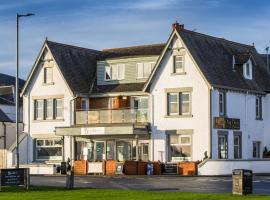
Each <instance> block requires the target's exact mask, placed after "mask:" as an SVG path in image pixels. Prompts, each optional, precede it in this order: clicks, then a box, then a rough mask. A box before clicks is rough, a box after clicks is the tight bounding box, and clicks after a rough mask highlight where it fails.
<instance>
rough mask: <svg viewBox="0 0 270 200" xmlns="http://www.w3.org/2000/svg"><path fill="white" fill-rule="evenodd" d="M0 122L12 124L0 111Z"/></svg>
mask: <svg viewBox="0 0 270 200" xmlns="http://www.w3.org/2000/svg"><path fill="white" fill-rule="evenodd" d="M0 122H12V120H11V119H10V118H9V117H8V116H7V115H6V114H5V113H4V112H3V111H2V110H1V109H0Z"/></svg>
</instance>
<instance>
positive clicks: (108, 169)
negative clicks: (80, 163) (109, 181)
mask: <svg viewBox="0 0 270 200" xmlns="http://www.w3.org/2000/svg"><path fill="white" fill-rule="evenodd" d="M104 162H105V167H104V168H105V172H104V174H105V175H107V176H114V175H115V172H116V163H117V161H116V160H107V161H104Z"/></svg>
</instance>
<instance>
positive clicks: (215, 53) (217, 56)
mask: <svg viewBox="0 0 270 200" xmlns="http://www.w3.org/2000/svg"><path fill="white" fill-rule="evenodd" d="M175 34H176V35H178V36H180V39H181V40H182V41H183V43H184V45H185V46H186V47H187V49H188V51H189V52H190V54H191V56H192V57H193V59H194V60H195V62H196V63H197V65H198V67H199V69H200V71H201V72H202V74H203V76H204V77H205V79H206V80H207V82H208V83H209V84H210V85H212V86H215V87H217V86H219V87H226V88H232V89H239V90H250V91H257V92H265V91H270V81H269V80H270V75H269V73H268V70H267V69H266V66H265V63H264V62H263V60H262V58H261V56H260V55H259V54H258V53H257V51H256V49H255V48H254V46H251V45H245V44H240V43H237V42H232V41H229V40H225V39H223V38H217V37H213V36H209V35H205V34H201V33H197V32H194V31H189V30H186V29H183V28H182V29H176V31H175ZM240 55H248V56H242V57H241V61H240ZM233 56H236V57H237V58H239V62H243V61H245V60H246V59H248V58H249V57H250V56H252V58H253V60H254V62H255V63H254V65H253V69H252V74H253V78H252V80H247V79H245V78H244V77H243V74H242V70H241V69H237V70H235V71H233ZM242 58H243V59H242ZM157 67H158V66H156V68H157ZM155 71H156V69H155V70H154V72H153V73H155ZM153 76H154V75H153ZM153 76H150V77H153ZM150 81H151V80H148V82H147V84H146V85H145V88H144V89H146V88H147V87H148V86H149V83H150Z"/></svg>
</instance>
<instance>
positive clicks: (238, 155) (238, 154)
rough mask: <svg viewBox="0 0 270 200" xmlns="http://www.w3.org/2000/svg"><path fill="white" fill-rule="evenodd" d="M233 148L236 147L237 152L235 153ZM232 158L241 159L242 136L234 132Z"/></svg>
mask: <svg viewBox="0 0 270 200" xmlns="http://www.w3.org/2000/svg"><path fill="white" fill-rule="evenodd" d="M236 137H237V138H238V144H235V138H236ZM235 147H237V149H238V152H235ZM233 151H234V152H233V156H234V159H242V134H241V133H237V132H234V135H233ZM235 153H237V157H236V156H235Z"/></svg>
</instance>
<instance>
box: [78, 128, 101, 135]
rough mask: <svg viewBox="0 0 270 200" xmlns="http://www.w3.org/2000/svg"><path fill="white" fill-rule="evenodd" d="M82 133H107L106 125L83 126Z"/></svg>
mask: <svg viewBox="0 0 270 200" xmlns="http://www.w3.org/2000/svg"><path fill="white" fill-rule="evenodd" d="M81 135H105V127H91V128H82V129H81Z"/></svg>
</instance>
